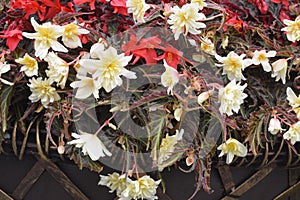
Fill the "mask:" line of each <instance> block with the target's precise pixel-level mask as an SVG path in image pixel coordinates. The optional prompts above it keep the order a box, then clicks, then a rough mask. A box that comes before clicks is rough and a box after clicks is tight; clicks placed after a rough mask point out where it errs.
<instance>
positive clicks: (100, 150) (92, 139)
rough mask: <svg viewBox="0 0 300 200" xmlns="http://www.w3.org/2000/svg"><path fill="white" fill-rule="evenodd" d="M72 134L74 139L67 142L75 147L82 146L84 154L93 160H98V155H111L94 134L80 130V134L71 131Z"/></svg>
mask: <svg viewBox="0 0 300 200" xmlns="http://www.w3.org/2000/svg"><path fill="white" fill-rule="evenodd" d="M72 136H73V137H74V138H75V140H72V141H70V142H68V144H70V145H73V144H75V147H77V148H82V150H81V151H82V153H83V154H84V155H88V156H89V157H90V158H91V159H92V160H93V161H96V160H99V158H100V157H104V156H106V155H107V156H111V155H112V154H111V153H110V152H109V151H108V150H107V148H106V147H105V145H104V144H103V143H102V142H101V140H100V139H99V137H98V136H97V135H95V134H89V133H85V132H81V134H80V135H79V134H77V133H72Z"/></svg>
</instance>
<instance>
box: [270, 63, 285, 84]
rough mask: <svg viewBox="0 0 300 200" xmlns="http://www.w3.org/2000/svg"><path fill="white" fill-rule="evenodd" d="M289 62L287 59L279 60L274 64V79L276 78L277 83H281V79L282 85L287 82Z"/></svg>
mask: <svg viewBox="0 0 300 200" xmlns="http://www.w3.org/2000/svg"><path fill="white" fill-rule="evenodd" d="M287 67H288V62H287V59H284V58H282V59H279V60H277V61H275V62H273V63H272V68H273V71H272V75H271V76H272V77H273V78H275V77H276V79H275V81H279V80H280V79H281V81H282V83H283V84H285V82H286V72H287Z"/></svg>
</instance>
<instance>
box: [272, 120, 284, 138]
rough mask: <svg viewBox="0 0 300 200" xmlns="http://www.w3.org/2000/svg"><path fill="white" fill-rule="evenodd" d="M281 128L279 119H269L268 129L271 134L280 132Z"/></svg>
mask: <svg viewBox="0 0 300 200" xmlns="http://www.w3.org/2000/svg"><path fill="white" fill-rule="evenodd" d="M283 130H284V129H282V128H281V123H280V121H279V119H278V118H276V117H273V118H271V120H270V122H269V127H268V131H269V132H270V133H271V134H272V135H276V134H277V133H278V132H281V131H283Z"/></svg>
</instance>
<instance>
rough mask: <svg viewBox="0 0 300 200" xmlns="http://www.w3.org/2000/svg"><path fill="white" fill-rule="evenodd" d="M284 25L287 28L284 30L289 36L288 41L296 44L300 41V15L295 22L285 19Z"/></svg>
mask: <svg viewBox="0 0 300 200" xmlns="http://www.w3.org/2000/svg"><path fill="white" fill-rule="evenodd" d="M283 23H284V24H285V25H287V27H284V28H282V29H281V30H282V31H285V32H286V33H287V34H286V36H287V39H288V40H289V41H291V42H296V41H299V40H300V15H299V16H298V17H296V19H295V21H292V20H288V19H284V20H283Z"/></svg>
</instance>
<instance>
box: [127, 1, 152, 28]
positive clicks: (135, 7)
mask: <svg viewBox="0 0 300 200" xmlns="http://www.w3.org/2000/svg"><path fill="white" fill-rule="evenodd" d="M126 7H127V8H128V13H132V14H133V19H134V20H135V21H137V22H139V23H145V19H144V15H145V12H146V11H147V10H148V9H149V8H150V6H149V5H148V4H146V3H145V0H127V1H126Z"/></svg>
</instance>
